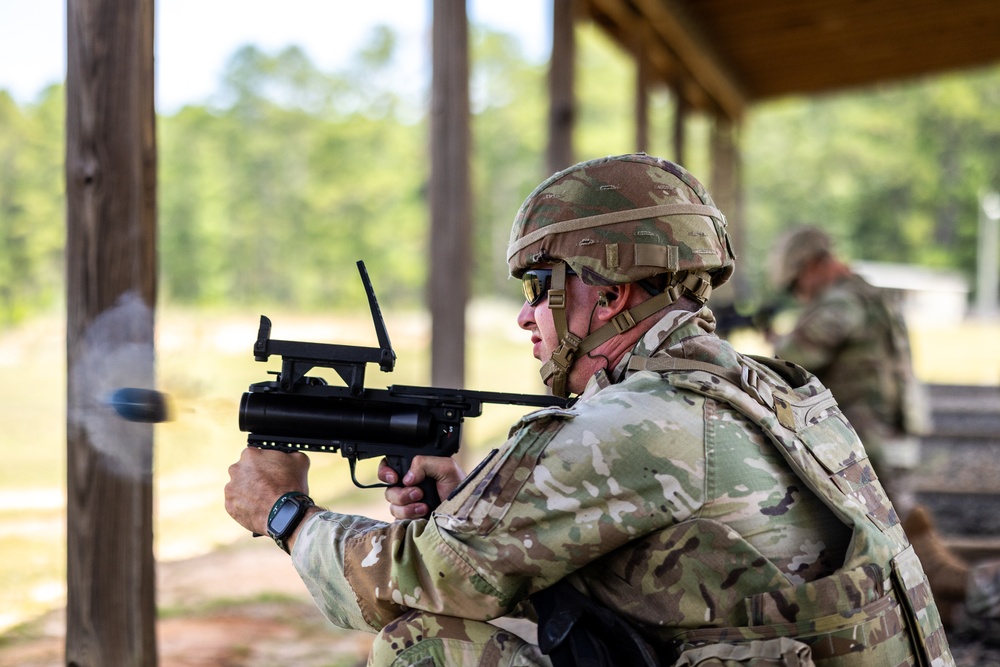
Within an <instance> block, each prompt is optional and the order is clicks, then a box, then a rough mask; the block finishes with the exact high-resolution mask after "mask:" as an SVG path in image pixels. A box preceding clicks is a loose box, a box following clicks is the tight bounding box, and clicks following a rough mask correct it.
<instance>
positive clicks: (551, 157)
mask: <svg viewBox="0 0 1000 667" xmlns="http://www.w3.org/2000/svg"><path fill="white" fill-rule="evenodd" d="M573 20H574V0H552V55H551V56H550V58H549V144H548V150H547V153H546V164H547V165H548V169H549V172H550V173H555V172H557V171H559V170H560V169H565V168H566V167H570V166H572V165H573V164H574V163H575V162H576V160H575V158H574V157H573V155H574V151H573V126H574V125H575V123H576V100H575V96H574V92H573V90H574V85H575V84H574V75H573V67H574V65H575V60H576V38H575V35H574V23H573Z"/></svg>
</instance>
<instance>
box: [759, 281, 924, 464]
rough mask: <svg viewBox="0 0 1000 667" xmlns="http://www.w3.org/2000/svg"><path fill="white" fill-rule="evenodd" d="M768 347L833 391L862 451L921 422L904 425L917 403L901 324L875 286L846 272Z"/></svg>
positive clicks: (874, 452)
mask: <svg viewBox="0 0 1000 667" xmlns="http://www.w3.org/2000/svg"><path fill="white" fill-rule="evenodd" d="M775 354H776V355H777V356H778V357H780V358H781V359H786V360H788V361H791V362H793V363H796V364H798V365H800V366H802V367H803V368H805V369H807V370H808V371H810V372H811V373H814V374H815V375H816V376H817V377H819V379H820V381H821V382H822V383H823V384H824V385H826V386H827V387H828V388H829V389H830V391H831V392H833V395H834V396H835V397H836V398H837V403H839V404H840V407H841V409H842V410H843V411H844V413H845V414H846V415H847V418H848V419H849V420H850V422H851V424H852V425H853V426H854V427H855V428H856V429H857V431H858V433H860V434H861V440H862V441H863V442H864V443H865V446H866V447H867V448H868V450H869V453H870V454H871V455H873V456H876V455H878V456H880V455H881V451H880V448H881V447H882V446H883V444H884V443H885V442H886V441H888V440H892V439H895V438H897V437H899V436H901V435H903V434H905V433H907V432H910V433H919V431H920V430H922V428H923V426H922V425H916V424H908V423H907V421H906V420H907V419H910V418H911V417H916V415H913V414H912V412H914V411H918V410H920V409H921V408H922V406H920V405H908V404H907V401H908V400H915V397H914V396H913V395H912V392H914V391H915V389H914V387H913V385H914V383H915V382H916V380H915V378H914V376H913V366H912V361H911V355H910V346H909V339H908V334H907V331H906V325H905V323H904V322H903V320H902V317H901V316H900V315H899V313H897V312H896V310H895V309H894V308H893V307H892V306H891V305H890V304H889V303H888V302H887V301H886V299H885V297H884V296H883V295H882V294H881V293H880V292H879V290H878V289H877V288H875V287H873V286H872V285H869V284H868V283H867V282H865V280H864V279H863V278H861V277H860V276H857V275H851V276H849V277H847V278H844V279H842V280H839V281H837V282H835V283H834V284H833V285H831V286H830V287H829V288H827V289H826V290H825V291H824V292H823V293H822V294H820V295H819V297H818V298H816V299H815V300H814V301H813V302H811V303H809V304H808V305H807V306H806V307H805V308H804V309H803V311H802V313H801V315H800V316H799V318H798V321H797V322H796V324H795V328H794V329H793V331H792V332H791V333H789V334H788V335H787V336H785V337H783V338H782V339H780V340H779V341H778V343H777V344H776V345H775Z"/></svg>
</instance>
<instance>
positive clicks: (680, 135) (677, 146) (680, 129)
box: [673, 79, 689, 167]
mask: <svg viewBox="0 0 1000 667" xmlns="http://www.w3.org/2000/svg"><path fill="white" fill-rule="evenodd" d="M673 91H674V132H673V135H674V158H673V161H674V162H676V163H677V164H679V165H681V166H682V167H686V166H687V165H686V164H685V161H684V160H685V155H684V153H685V152H686V146H685V137H684V130H685V127H686V125H687V115H688V108H689V106H688V101H687V97H686V96H685V94H684V80H683V79H678V81H677V82H676V83H675V84H674V86H673Z"/></svg>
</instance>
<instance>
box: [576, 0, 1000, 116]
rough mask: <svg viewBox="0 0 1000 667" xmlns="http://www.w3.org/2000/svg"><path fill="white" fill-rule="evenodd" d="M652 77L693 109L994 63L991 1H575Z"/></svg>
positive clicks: (996, 46)
mask: <svg viewBox="0 0 1000 667" xmlns="http://www.w3.org/2000/svg"><path fill="white" fill-rule="evenodd" d="M579 3H580V4H579V8H580V11H581V12H582V15H583V16H584V17H587V18H590V19H592V20H593V21H594V22H595V23H596V24H597V25H598V26H599V27H600V28H601V29H602V30H603V31H604V32H606V33H607V34H608V35H609V36H610V37H611V38H612V39H613V40H615V41H616V42H618V43H619V44H620V45H621V46H622V47H624V48H625V49H626V50H627V51H629V52H631V53H632V54H633V56H634V57H635V58H637V59H639V58H642V59H644V60H645V65H646V70H645V71H646V72H648V77H649V78H648V81H649V83H652V84H657V83H659V84H665V85H668V86H670V87H671V88H672V89H674V90H675V91H677V93H678V94H679V95H681V96H683V97H684V101H685V102H686V103H687V104H688V105H690V106H691V107H692V108H694V109H698V110H704V111H710V112H712V113H716V114H721V115H724V116H727V117H730V118H733V119H739V118H740V117H742V115H743V114H744V113H745V111H746V109H747V107H748V106H750V105H752V104H754V103H757V102H762V101H767V100H772V99H776V98H779V97H783V96H788V95H819V94H823V93H831V92H836V91H842V90H847V89H851V88H861V87H865V86H870V85H874V84H879V83H886V82H898V81H903V80H906V79H915V78H919V77H923V76H928V75H934V74H942V73H945V72H951V71H956V70H964V69H972V68H977V67H983V66H986V65H989V64H992V63H996V62H1000V2H998V1H997V0H579Z"/></svg>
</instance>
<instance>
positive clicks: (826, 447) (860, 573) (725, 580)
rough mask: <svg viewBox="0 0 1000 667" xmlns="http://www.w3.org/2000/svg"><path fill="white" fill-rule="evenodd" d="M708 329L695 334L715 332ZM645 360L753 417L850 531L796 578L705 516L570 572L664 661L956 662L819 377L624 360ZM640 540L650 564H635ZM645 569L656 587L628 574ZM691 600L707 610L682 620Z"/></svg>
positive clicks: (908, 551) (769, 365) (895, 523)
mask: <svg viewBox="0 0 1000 667" xmlns="http://www.w3.org/2000/svg"><path fill="white" fill-rule="evenodd" d="M713 338H714V337H708V336H705V337H704V339H703V340H702V341H699V344H700V345H702V346H709V347H711V346H712V345H722V344H723V343H722V342H721V341H718V339H714V342H712V341H713ZM703 349H704V348H703ZM717 358H718V357H717ZM641 371H652V372H655V373H658V374H660V375H661V376H662V377H663V378H664V379H665V380H666V381H667V382H670V383H671V384H672V385H673V386H675V387H677V388H680V389H684V390H688V391H692V392H695V393H697V394H700V395H703V396H706V397H708V398H710V399H713V400H716V401H722V402H725V403H727V404H729V405H731V406H733V407H734V408H735V409H736V410H738V411H739V412H741V413H742V414H743V415H745V416H746V417H747V418H748V419H750V420H751V421H753V422H754V423H755V424H757V425H758V426H760V428H761V429H762V430H763V431H764V433H765V434H766V435H767V437H768V438H769V439H770V441H771V442H772V443H773V444H774V446H775V447H776V448H777V449H778V450H779V451H780V452H781V454H782V455H783V457H784V458H785V460H786V461H787V462H788V464H789V465H790V466H791V468H792V469H793V470H794V471H795V472H796V474H797V475H798V476H799V477H800V478H801V479H802V481H803V482H804V483H805V484H806V485H807V486H808V487H809V488H810V489H811V490H812V491H813V492H814V493H815V494H816V495H817V496H818V497H819V498H820V499H821V500H822V501H823V502H824V503H825V504H826V505H827V506H828V507H829V508H830V509H831V510H832V511H833V513H834V514H835V515H836V516H837V517H838V518H839V519H840V520H841V521H842V522H843V523H845V524H846V525H847V526H849V527H850V528H851V529H852V531H853V536H852V539H851V542H850V545H849V547H848V549H847V553H846V558H845V562H844V563H843V566H842V567H841V568H840V569H838V570H837V571H836V572H834V573H833V574H831V575H829V576H826V577H822V578H820V579H817V580H814V581H809V582H806V583H793V582H791V581H789V579H788V578H787V577H786V576H785V575H783V574H782V573H781V572H780V571H779V570H778V569H777V568H776V567H775V566H774V564H772V563H771V562H770V561H768V560H767V558H765V557H764V556H763V555H761V554H760V552H758V551H757V549H755V548H754V547H753V546H752V545H750V544H749V543H748V542H747V541H746V540H744V539H743V538H742V537H741V536H740V535H739V534H738V533H736V531H734V530H733V529H731V528H730V527H728V526H726V525H724V524H722V523H719V522H716V521H712V520H707V519H693V520H690V521H685V522H682V523H679V524H677V525H676V526H672V527H671V528H668V529H665V530H663V531H660V532H658V533H655V534H653V535H649V536H646V537H645V538H642V539H640V540H638V541H637V542H635V543H632V544H630V545H629V546H628V548H626V549H622V550H621V554H610V555H609V556H607V557H605V558H603V559H601V561H600V566H601V569H602V572H603V574H602V576H596V577H595V576H587V574H588V573H584V572H581V573H580V574H581V575H582V576H581V577H580V579H578V580H577V581H578V584H579V585H581V586H582V587H584V588H586V589H587V593H588V594H589V595H590V596H591V597H592V598H594V599H595V600H597V601H599V602H600V603H602V604H604V605H606V606H608V607H610V608H611V609H615V610H617V611H618V612H619V613H621V614H622V615H623V616H624V617H625V618H626V619H628V620H629V621H630V622H632V623H633V624H634V625H635V626H636V627H638V628H639V629H640V631H641V632H642V633H643V635H644V636H645V637H646V638H648V639H649V640H650V644H651V645H652V646H653V647H654V648H655V650H656V651H657V653H658V655H659V660H660V663H661V664H667V665H669V664H677V665H811V664H815V665H818V666H819V667H832V666H834V665H836V666H837V667H840V666H853V665H858V666H859V667H860V666H868V665H893V666H896V665H934V666H935V667H937V666H941V667H946V666H948V665H954V664H955V663H954V659H953V658H952V656H951V652H950V649H949V647H948V642H947V638H946V637H945V633H944V629H943V627H942V624H941V619H940V615H939V613H938V610H937V607H936V605H935V603H934V599H933V597H932V595H931V592H930V586H929V584H928V582H927V578H926V576H925V574H924V572H923V569H922V567H921V565H920V562H919V560H918V559H917V557H916V555H915V554H914V553H913V549H912V548H911V547H910V546H909V543H908V542H907V540H906V537H905V534H904V533H903V530H902V528H901V527H900V525H899V519H898V517H897V516H896V513H895V510H893V508H892V505H891V503H890V502H889V500H888V498H887V496H886V494H885V491H884V490H883V488H882V485H881V483H880V482H879V481H878V479H877V477H876V476H875V473H874V471H873V470H872V467H871V465H870V463H869V461H868V458H867V456H866V455H865V453H864V448H863V447H862V445H861V443H860V441H859V440H858V437H857V435H856V434H855V432H854V430H853V429H852V428H851V427H850V425H849V424H848V423H847V421H846V420H845V419H844V417H843V415H842V413H841V412H840V409H839V408H838V406H837V403H836V401H835V400H834V398H833V396H832V394H831V393H830V391H829V390H828V389H826V388H825V387H824V386H823V385H822V384H821V383H820V382H819V381H818V380H817V379H816V378H815V377H814V376H812V375H810V374H809V373H807V372H806V371H805V370H803V369H802V368H800V367H798V366H796V365H794V364H790V363H787V362H784V361H779V360H776V359H766V358H760V357H752V356H745V355H740V365H739V366H738V367H723V366H718V365H715V364H712V363H706V362H702V361H695V360H690V359H680V358H675V357H670V356H666V355H664V354H663V353H662V352H660V353H658V354H657V355H656V356H653V357H639V356H633V357H632V358H631V359H630V361H629V371H628V372H630V373H634V372H641ZM636 549H639V550H641V552H642V553H643V554H644V558H646V559H648V562H649V565H648V568H653V569H655V570H656V572H655V573H653V574H654V576H652V577H643V576H636V573H635V572H634V561H631V559H630V554H633V553H635V550H636ZM650 554H655V556H650ZM630 568H631V569H630ZM649 581H654V582H656V583H655V590H636V588H635V586H633V585H632V584H631V583H629V582H637V585H643V586H648V585H649V584H648V582H649ZM638 582H646V583H643V584H639V583H638ZM699 614H700V615H701V616H704V617H705V618H704V623H701V622H698V623H691V620H690V619H697V618H698V617H699ZM709 617H710V618H709ZM810 655H811V658H810Z"/></svg>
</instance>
